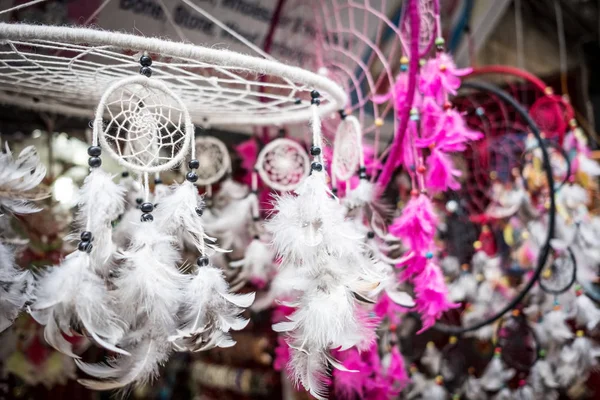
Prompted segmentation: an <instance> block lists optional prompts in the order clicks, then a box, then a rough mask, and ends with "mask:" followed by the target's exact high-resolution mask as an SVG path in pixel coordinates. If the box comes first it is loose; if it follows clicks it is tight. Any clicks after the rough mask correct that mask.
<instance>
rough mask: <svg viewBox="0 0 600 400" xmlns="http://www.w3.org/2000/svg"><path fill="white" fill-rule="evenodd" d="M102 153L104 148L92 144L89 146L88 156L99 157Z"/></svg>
mask: <svg viewBox="0 0 600 400" xmlns="http://www.w3.org/2000/svg"><path fill="white" fill-rule="evenodd" d="M100 154H102V149H101V148H100V146H90V147H88V156H90V157H98V156H100Z"/></svg>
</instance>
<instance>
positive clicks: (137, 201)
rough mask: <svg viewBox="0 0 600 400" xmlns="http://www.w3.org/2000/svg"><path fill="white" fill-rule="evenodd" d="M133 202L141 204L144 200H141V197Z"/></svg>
mask: <svg viewBox="0 0 600 400" xmlns="http://www.w3.org/2000/svg"><path fill="white" fill-rule="evenodd" d="M135 202H136V203H138V204H142V203H143V202H144V199H142V198H141V197H138V198H137V199H135Z"/></svg>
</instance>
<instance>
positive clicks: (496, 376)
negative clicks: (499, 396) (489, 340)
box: [479, 355, 516, 392]
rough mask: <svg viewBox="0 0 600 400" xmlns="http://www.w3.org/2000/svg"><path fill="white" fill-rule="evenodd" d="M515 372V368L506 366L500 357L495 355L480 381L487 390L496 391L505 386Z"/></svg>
mask: <svg viewBox="0 0 600 400" xmlns="http://www.w3.org/2000/svg"><path fill="white" fill-rule="evenodd" d="M515 373H516V371H515V370H514V369H512V368H506V366H505V365H504V363H503V362H502V360H501V359H500V357H498V356H496V355H495V356H494V357H492V360H491V361H490V362H489V364H488V365H487V367H486V368H485V371H483V375H482V376H481V378H479V381H480V382H481V385H482V386H483V388H485V390H487V391H490V392H496V391H498V390H500V389H501V388H502V387H504V385H505V384H506V382H508V381H509V380H510V379H512V378H513V376H515Z"/></svg>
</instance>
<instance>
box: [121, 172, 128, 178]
mask: <svg viewBox="0 0 600 400" xmlns="http://www.w3.org/2000/svg"><path fill="white" fill-rule="evenodd" d="M128 176H129V171H123V172H121V177H123V178H127V177H128Z"/></svg>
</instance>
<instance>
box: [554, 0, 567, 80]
mask: <svg viewBox="0 0 600 400" xmlns="http://www.w3.org/2000/svg"><path fill="white" fill-rule="evenodd" d="M554 11H555V12H556V29H557V31H558V53H559V57H560V60H559V62H560V72H561V73H562V74H566V73H567V45H566V43H565V27H564V23H563V14H562V8H561V6H560V2H559V0H554Z"/></svg>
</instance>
